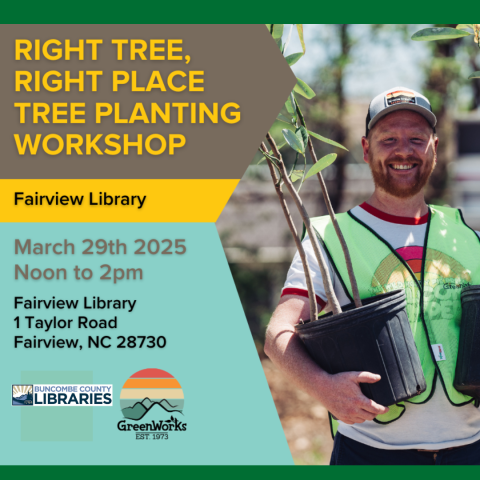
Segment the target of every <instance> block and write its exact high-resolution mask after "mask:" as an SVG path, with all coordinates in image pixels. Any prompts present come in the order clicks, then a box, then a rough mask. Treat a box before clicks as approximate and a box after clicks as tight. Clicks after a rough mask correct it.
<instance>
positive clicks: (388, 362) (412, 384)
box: [295, 290, 427, 406]
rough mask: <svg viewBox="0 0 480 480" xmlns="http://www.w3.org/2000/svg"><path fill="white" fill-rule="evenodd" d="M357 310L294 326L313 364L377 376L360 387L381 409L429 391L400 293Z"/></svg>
mask: <svg viewBox="0 0 480 480" xmlns="http://www.w3.org/2000/svg"><path fill="white" fill-rule="evenodd" d="M362 303H363V306H362V307H361V308H354V305H348V306H345V307H342V310H343V312H342V313H340V314H339V315H332V314H327V315H325V316H323V317H320V318H319V319H318V320H317V321H315V322H308V323H304V324H299V325H296V327H295V330H296V332H297V334H298V335H299V336H300V338H301V339H302V341H303V343H304V344H305V346H306V348H307V350H308V352H309V353H310V355H311V356H312V358H313V359H314V360H315V362H316V363H317V364H318V365H319V366H320V367H321V368H323V369H324V370H326V371H327V372H328V373H330V374H335V373H341V372H348V371H366V372H371V373H376V374H378V375H380V376H381V377H382V378H381V380H380V381H379V382H377V383H371V384H367V383H361V384H360V387H361V389H362V392H363V394H364V395H365V396H366V397H368V398H371V399H372V400H374V401H375V402H377V403H379V404H380V405H383V406H389V405H394V404H395V403H398V402H401V401H403V400H407V399H409V398H412V397H414V396H416V395H419V394H420V393H422V392H424V391H425V389H426V388H427V385H426V382H425V377H424V375H423V370H422V366H421V363H420V358H419V356H418V352H417V348H416V346H415V341H414V339H413V335H412V331H411V329H410V325H409V323H408V317H407V312H406V311H405V307H406V302H405V293H404V291H403V290H396V291H394V292H389V293H385V294H382V295H377V296H376V297H373V298H369V299H365V300H362Z"/></svg>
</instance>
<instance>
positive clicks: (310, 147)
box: [296, 105, 362, 308]
mask: <svg viewBox="0 0 480 480" xmlns="http://www.w3.org/2000/svg"><path fill="white" fill-rule="evenodd" d="M296 109H297V113H298V117H299V118H300V123H301V124H302V125H303V126H304V127H305V128H307V126H306V124H305V119H304V118H303V114H302V112H301V110H300V109H299V108H298V105H296ZM308 150H309V151H310V156H311V157H312V161H313V163H314V164H315V163H317V161H318V160H317V155H316V153H315V149H314V148H313V143H312V139H311V137H310V135H309V136H308ZM317 178H318V181H319V182H320V188H321V189H322V193H323V199H324V200H325V204H326V205H327V210H328V214H329V215H330V219H331V220H332V223H333V228H335V232H336V234H337V237H338V240H339V241H340V245H341V246H342V250H343V255H344V256H345V263H346V266H347V271H348V278H349V279H350V285H351V286H352V293H353V301H354V303H355V307H357V308H359V307H361V306H362V301H361V299H360V293H359V291H358V285H357V280H356V278H355V274H354V272H353V265H352V258H351V256H350V252H349V250H348V246H347V242H346V241H345V237H344V236H343V233H342V231H341V230H340V225H338V221H337V217H336V216H335V212H334V210H333V207H332V203H331V201H330V196H329V195H328V190H327V186H326V185H325V181H324V179H323V175H322V172H321V171H320V172H318V173H317Z"/></svg>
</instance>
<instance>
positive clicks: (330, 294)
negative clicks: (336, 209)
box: [267, 133, 342, 319]
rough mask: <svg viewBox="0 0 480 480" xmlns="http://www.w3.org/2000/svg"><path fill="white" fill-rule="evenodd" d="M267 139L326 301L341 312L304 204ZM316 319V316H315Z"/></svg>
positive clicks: (273, 142) (272, 144) (272, 141)
mask: <svg viewBox="0 0 480 480" xmlns="http://www.w3.org/2000/svg"><path fill="white" fill-rule="evenodd" d="M267 140H268V143H269V144H270V146H271V147H272V151H273V154H274V156H275V157H276V158H277V160H278V167H279V169H280V173H281V175H282V179H283V181H284V182H285V185H286V187H287V189H288V191H289V193H290V195H291V196H292V198H293V200H294V202H295V205H296V206H297V209H298V211H299V212H300V215H301V216H302V220H303V223H304V224H305V228H306V229H307V233H308V236H309V237H310V241H311V243H312V247H313V251H314V253H315V257H316V259H317V262H318V265H319V267H320V272H321V273H322V279H323V285H324V288H325V294H326V296H327V299H328V302H329V303H330V305H331V306H332V311H333V314H334V315H338V314H339V313H341V312H342V309H341V307H340V303H339V302H338V299H337V296H336V295H335V291H334V289H333V285H332V279H331V277H330V272H329V270H328V266H327V263H326V262H325V259H324V258H323V255H322V252H321V250H320V246H319V244H318V240H317V236H316V234H315V232H314V230H313V228H312V224H311V222H310V217H309V215H308V213H307V210H306V209H305V206H304V205H303V202H302V199H301V198H300V195H299V194H298V192H297V191H296V190H295V187H294V186H293V183H292V181H291V180H290V177H289V175H288V172H287V169H286V168H285V164H284V162H283V159H282V155H281V154H280V151H279V150H278V148H277V144H276V143H275V140H274V139H273V137H272V136H271V135H270V133H267ZM315 319H316V318H315Z"/></svg>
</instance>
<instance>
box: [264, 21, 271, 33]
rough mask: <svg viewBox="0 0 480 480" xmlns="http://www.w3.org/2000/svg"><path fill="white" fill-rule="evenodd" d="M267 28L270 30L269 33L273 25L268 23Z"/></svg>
mask: <svg viewBox="0 0 480 480" xmlns="http://www.w3.org/2000/svg"><path fill="white" fill-rule="evenodd" d="M265 26H266V27H267V28H268V31H269V32H270V30H271V29H272V24H271V23H266V24H265Z"/></svg>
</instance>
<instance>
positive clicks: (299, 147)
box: [282, 128, 305, 155]
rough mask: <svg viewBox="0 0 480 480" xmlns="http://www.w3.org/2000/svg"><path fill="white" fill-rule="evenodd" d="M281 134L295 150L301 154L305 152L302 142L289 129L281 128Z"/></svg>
mask: <svg viewBox="0 0 480 480" xmlns="http://www.w3.org/2000/svg"><path fill="white" fill-rule="evenodd" d="M282 133H283V136H284V137H285V140H286V141H287V143H288V144H289V145H290V147H292V148H293V149H294V150H295V151H296V152H298V153H301V154H302V155H303V154H304V153H305V147H304V146H303V142H302V141H301V140H300V139H299V138H298V137H297V136H296V135H295V134H294V133H293V132H292V131H291V130H287V129H286V128H284V129H283V130H282Z"/></svg>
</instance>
